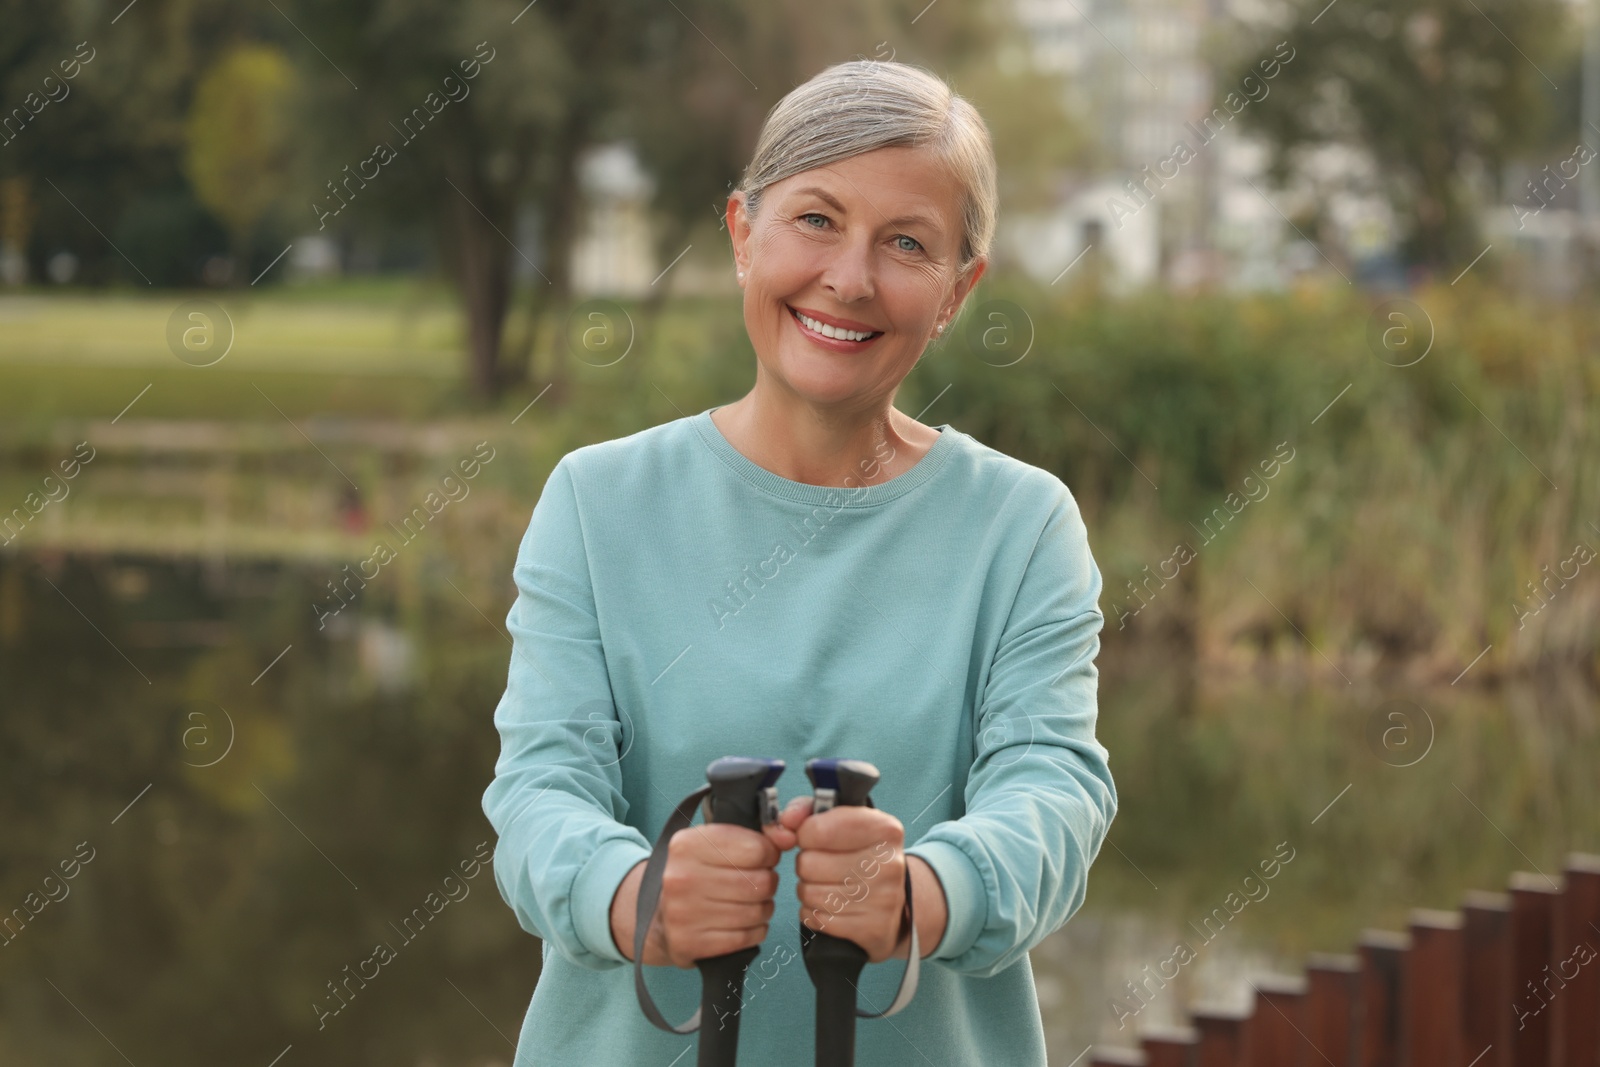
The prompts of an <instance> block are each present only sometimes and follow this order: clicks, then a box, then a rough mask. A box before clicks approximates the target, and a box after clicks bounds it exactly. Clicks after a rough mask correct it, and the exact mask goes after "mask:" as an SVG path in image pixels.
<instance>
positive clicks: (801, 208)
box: [728, 148, 987, 408]
mask: <svg viewBox="0 0 1600 1067" xmlns="http://www.w3.org/2000/svg"><path fill="white" fill-rule="evenodd" d="M728 228H729V232H730V233H731V234H732V236H733V252H734V259H735V260H736V262H737V264H738V269H739V270H742V271H744V279H743V281H742V283H741V284H742V285H743V286H744V321H745V328H746V329H747V330H748V331H749V333H750V341H751V344H753V345H754V346H755V350H756V358H757V359H758V360H759V361H760V364H761V368H762V370H763V372H764V373H766V374H768V375H771V376H773V377H775V378H777V379H778V381H779V382H780V383H781V384H782V385H783V386H785V387H786V388H787V389H788V390H789V391H791V392H793V393H795V394H797V395H799V396H802V397H804V398H806V399H807V400H809V401H811V402H813V403H816V404H819V405H827V406H834V407H845V408H874V407H877V406H880V405H884V404H887V402H888V400H889V398H890V397H892V395H893V393H894V391H895V389H897V388H898V387H899V385H900V381H901V379H903V378H904V377H905V376H906V375H907V374H909V373H910V372H911V368H912V367H914V366H916V363H917V360H918V359H919V358H920V357H921V355H922V352H923V349H924V348H925V347H926V346H927V344H928V341H929V340H930V339H931V338H932V337H933V336H934V334H935V330H936V328H937V327H938V326H939V325H940V324H942V323H945V322H946V321H948V320H949V319H950V318H951V317H952V316H953V315H954V314H955V313H956V310H957V309H958V308H959V307H960V304H961V301H962V299H963V298H965V296H966V294H967V292H968V290H970V289H971V287H972V286H973V284H974V283H976V282H977V280H978V278H979V276H981V275H982V274H983V271H984V269H985V268H986V266H987V264H986V263H984V262H983V261H979V262H978V263H977V264H976V265H975V266H974V267H973V269H972V270H970V271H969V272H968V274H967V276H966V277H965V278H962V279H959V280H958V279H957V278H956V267H957V264H958V261H959V258H960V254H961V234H962V230H961V202H960V189H959V187H958V186H957V184H956V182H955V179H954V178H953V177H952V176H951V175H950V174H948V173H947V172H946V170H945V169H944V168H943V167H942V166H940V165H939V163H938V162H937V161H936V160H935V159H934V157H933V155H932V153H931V151H930V150H929V149H926V148H880V149H877V150H875V151H872V152H867V153H864V154H862V155H858V156H853V157H851V158H849V159H846V160H844V161H842V162H839V163H835V164H832V165H830V166H826V167H818V168H816V169H814V170H808V171H805V172H803V173H800V174H795V175H791V176H790V177H788V178H785V179H784V180H783V181H780V182H775V183H773V184H772V185H769V186H768V187H767V188H766V191H765V192H764V193H763V194H762V197H761V203H760V214H759V216H758V217H757V218H756V219H755V220H754V222H751V220H750V219H749V218H748V216H747V214H746V212H745V196H744V194H743V193H742V192H736V193H734V194H733V196H732V197H730V198H729V201H728ZM800 315H804V316H806V318H808V319H811V320H813V321H812V322H811V323H810V324H807V323H806V322H805V321H802V319H801V318H800ZM821 324H826V325H827V326H830V327H834V328H835V329H834V330H833V331H831V332H834V333H837V334H839V335H838V336H834V337H830V336H827V335H826V334H825V333H823V332H818V331H817V330H815V329H813V327H815V326H818V325H821ZM843 330H849V331H851V333H849V334H848V335H846V334H844V333H842V332H841V331H843ZM862 334H867V335H868V336H866V337H865V338H862V336H861V335H862Z"/></svg>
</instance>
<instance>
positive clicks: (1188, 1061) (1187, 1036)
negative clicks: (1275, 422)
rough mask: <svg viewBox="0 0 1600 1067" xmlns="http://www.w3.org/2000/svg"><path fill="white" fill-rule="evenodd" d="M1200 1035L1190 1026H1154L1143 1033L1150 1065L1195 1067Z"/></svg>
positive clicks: (1146, 1055) (1145, 1054)
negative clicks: (1197, 1042)
mask: <svg viewBox="0 0 1600 1067" xmlns="http://www.w3.org/2000/svg"><path fill="white" fill-rule="evenodd" d="M1198 1036H1199V1035H1197V1034H1196V1033H1195V1032H1194V1031H1193V1030H1191V1029H1189V1028H1188V1027H1174V1028H1167V1027H1162V1028H1152V1029H1149V1030H1146V1031H1145V1032H1144V1033H1143V1034H1142V1035H1141V1044H1142V1045H1143V1047H1144V1061H1145V1063H1146V1064H1147V1065H1148V1067H1194V1054H1195V1042H1196V1040H1197V1039H1198Z"/></svg>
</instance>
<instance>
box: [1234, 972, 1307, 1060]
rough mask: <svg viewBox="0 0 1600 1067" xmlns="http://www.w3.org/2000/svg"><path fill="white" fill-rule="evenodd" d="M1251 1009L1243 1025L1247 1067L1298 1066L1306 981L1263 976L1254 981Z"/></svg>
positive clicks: (1301, 1057) (1304, 1048) (1304, 1051)
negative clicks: (1253, 1002) (1248, 1017)
mask: <svg viewBox="0 0 1600 1067" xmlns="http://www.w3.org/2000/svg"><path fill="white" fill-rule="evenodd" d="M1254 985H1255V990H1256V1004H1255V1011H1254V1012H1252V1013H1251V1016H1250V1020H1249V1022H1247V1023H1246V1024H1245V1032H1246V1033H1247V1035H1248V1036H1247V1037H1246V1038H1245V1045H1246V1049H1245V1051H1246V1053H1247V1054H1248V1058H1247V1060H1246V1063H1247V1064H1249V1067H1302V1065H1304V1064H1306V1060H1305V1058H1304V1057H1305V1056H1306V1055H1307V1054H1309V1053H1310V1049H1309V1047H1308V1046H1307V1044H1306V1039H1305V1032H1306V983H1305V980H1304V979H1302V978H1279V977H1271V978H1264V979H1262V980H1261V981H1259V982H1256V983H1254Z"/></svg>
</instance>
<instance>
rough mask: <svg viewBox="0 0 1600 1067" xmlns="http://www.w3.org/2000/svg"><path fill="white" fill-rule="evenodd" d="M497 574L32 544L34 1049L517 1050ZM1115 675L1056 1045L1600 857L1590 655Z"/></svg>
mask: <svg viewBox="0 0 1600 1067" xmlns="http://www.w3.org/2000/svg"><path fill="white" fill-rule="evenodd" d="M511 547H513V548H514V546H511ZM456 558H463V557H460V556H458V557H456ZM499 564H503V566H498V565H499ZM497 566H498V569H497ZM474 567H475V569H472V570H469V569H465V568H463V569H457V568H456V567H454V566H453V565H452V564H450V563H448V562H447V561H446V560H445V559H444V558H443V557H440V558H433V557H421V556H418V557H416V558H415V559H412V560H408V561H405V562H404V565H403V566H397V567H396V568H395V570H394V573H393V574H392V575H387V576H384V577H382V578H380V579H378V580H377V581H375V583H374V587H373V588H372V589H371V590H368V591H367V592H366V593H365V594H364V596H363V598H361V599H358V600H357V601H356V602H354V603H352V604H351V605H350V606H349V607H348V608H346V609H344V610H341V611H340V612H338V613H337V614H336V615H334V616H331V617H329V618H327V619H325V620H324V621H325V625H324V626H323V627H322V628H320V629H319V627H318V625H317V618H318V613H317V612H315V611H314V610H312V605H314V604H320V603H325V602H326V601H327V597H328V592H327V589H328V582H329V581H330V580H333V579H334V577H335V573H336V571H337V568H334V567H332V566H329V565H324V566H317V565H314V564H296V565H293V566H290V565H284V564H275V563H261V564H243V563H236V562H229V563H217V562H214V561H213V562H201V561H192V560H185V559H165V560H163V559H155V558H149V557H106V556H75V555H66V554H60V553H41V552H34V553H25V554H12V555H4V556H0V677H3V679H4V687H3V692H4V696H3V698H0V699H3V701H4V710H3V713H0V739H3V741H4V744H3V746H0V805H3V807H0V816H3V818H4V825H5V827H6V832H5V838H4V841H5V845H4V848H3V850H0V894H3V896H0V909H3V911H4V912H5V913H11V912H12V909H13V908H21V907H23V906H24V902H25V901H31V902H33V903H31V904H30V905H29V907H28V908H27V909H25V910H24V911H23V913H22V914H23V915H24V917H25V920H26V921H18V920H14V921H13V924H12V926H10V927H8V928H7V929H6V932H5V935H4V937H3V938H0V940H3V942H4V944H3V946H0V1062H7V1063H10V1062H29V1063H43V1062H71V1063H76V1064H85V1065H93V1064H108V1065H109V1064H120V1063H124V1062H129V1061H131V1062H133V1063H138V1064H143V1063H168V1064H178V1065H187V1064H196V1065H198V1064H201V1063H212V1062H219V1061H220V1062H228V1063H239V1064H259V1065H261V1067H267V1065H268V1064H269V1063H272V1062H274V1057H278V1056H282V1057H284V1058H283V1059H282V1060H281V1062H280V1064H279V1067H298V1065H305V1064H330V1065H331V1064H341V1065H343V1064H350V1063H377V1062H384V1063H397V1064H417V1065H418V1067H429V1065H433V1067H443V1065H454V1064H472V1065H486V1064H492V1063H499V1064H508V1063H509V1062H510V1060H511V1039H512V1038H514V1036H515V1033H516V1031H517V1028H518V1025H519V1023H520V1020H521V1016H522V1012H523V1010H524V1009H525V1008H526V1005H527V999H528V996H529V995H530V993H531V990H532V988H533V985H534V982H535V980H536V978H537V975H538V966H539V947H538V944H537V942H536V941H534V940H533V939H532V938H530V937H528V936H527V935H526V934H525V933H523V932H522V931H521V930H520V929H519V927H518V926H517V924H516V922H515V920H514V918H513V917H512V915H511V913H510V911H509V910H508V909H507V908H506V907H505V905H504V904H503V902H502V901H501V900H500V898H499V895H498V893H497V891H496V889H495V887H494V884H493V878H492V875H491V874H489V873H488V869H487V868H486V867H483V866H482V865H481V864H480V863H478V862H476V860H478V859H481V857H482V854H483V853H482V852H481V851H480V849H481V848H482V846H483V844H484V843H485V842H488V844H489V845H491V846H492V843H493V836H492V830H491V829H490V827H489V826H488V824H487V822H486V821H485V819H484V817H483V815H482V812H481V809H480V807H479V801H480V798H481V795H482V792H483V788H484V786H485V785H486V784H487V782H488V780H489V778H490V776H491V775H492V771H493V764H494V760H495V757H496V755H497V752H498V739H497V737H496V735H495V733H494V730H493V727H492V722H491V715H492V712H493V708H494V705H495V703H496V702H497V700H498V699H499V696H500V693H501V690H502V687H503V684H504V679H505V669H506V663H507V657H508V655H509V652H510V649H509V644H508V642H507V640H506V638H505V637H504V635H503V634H502V633H500V628H501V624H502V621H503V619H504V616H505V613H506V609H507V607H508V605H509V602H510V597H511V593H512V589H511V585H510V581H509V560H508V559H507V560H496V559H495V558H494V557H493V555H492V554H491V556H490V557H489V558H488V559H487V560H485V559H478V560H477V561H476V562H475V564H474ZM485 576H489V577H485ZM1101 666H1102V677H1101V738H1102V740H1103V741H1104V743H1105V744H1106V745H1107V747H1108V748H1109V749H1110V751H1111V753H1112V769H1113V772H1114V774H1115V776H1116V781H1117V785H1118V790H1119V794H1120V811H1119V813H1118V816H1117V819H1116V821H1115V823H1114V824H1113V827H1112V830H1111V835H1110V838H1109V843H1108V845H1107V846H1106V847H1105V848H1104V849H1103V850H1102V853H1101V855H1100V857H1099V860H1098V861H1097V863H1096V865H1095V867H1094V870H1093V873H1092V875H1091V878H1090V883H1089V893H1088V899H1087V901H1086V903H1085V905H1084V907H1083V908H1082V909H1081V911H1080V912H1079V913H1078V914H1077V915H1076V916H1075V917H1074V918H1073V919H1072V921H1071V922H1069V923H1068V924H1067V926H1066V927H1064V928H1063V929H1062V930H1061V931H1059V932H1058V933H1056V934H1054V935H1053V936H1051V937H1050V938H1048V939H1047V940H1046V941H1044V942H1043V943H1042V944H1041V945H1040V946H1039V947H1038V948H1037V949H1036V950H1035V951H1034V953H1033V960H1034V967H1035V972H1036V976H1037V983H1038V988H1039V995H1040V1000H1041V1007H1042V1010H1043V1013H1044V1016H1045V1019H1046V1023H1047V1030H1048V1034H1049V1041H1050V1048H1051V1062H1052V1063H1058V1064H1062V1065H1066V1064H1069V1063H1072V1062H1073V1061H1074V1059H1075V1058H1076V1057H1077V1056H1078V1055H1079V1054H1080V1053H1081V1052H1082V1051H1083V1050H1084V1049H1085V1047H1087V1046H1088V1045H1089V1043H1090V1042H1105V1043H1111V1044H1118V1043H1120V1044H1131V1043H1133V1041H1135V1040H1136V1035H1137V1033H1138V1032H1139V1031H1140V1030H1141V1029H1143V1028H1146V1027H1149V1026H1155V1025H1164V1024H1171V1023H1175V1022H1179V1021H1181V1020H1182V1017H1183V1015H1182V1013H1183V1011H1184V1010H1185V1008H1187V1007H1188V1006H1189V1005H1191V1004H1193V1003H1196V1002H1198V1001H1208V1002H1213V1003H1222V1004H1224V1005H1227V1004H1232V1005H1234V1006H1239V1007H1242V1006H1243V1005H1244V1004H1245V1003H1247V998H1248V995H1249V988H1250V987H1249V983H1250V982H1251V981H1253V980H1256V979H1258V978H1260V977H1261V976H1264V975H1267V974H1270V973H1284V974H1293V973H1296V972H1297V971H1298V970H1299V968H1300V967H1301V966H1302V965H1303V963H1304V959H1305V955H1306V954H1307V953H1309V952H1327V951H1334V952H1341V951H1350V950H1351V949H1352V948H1353V946H1354V944H1355V941H1356V938H1357V937H1358V935H1359V933H1360V931H1361V930H1362V929H1363V928H1366V927H1373V926H1377V927H1389V928H1400V927H1401V926H1402V925H1403V924H1404V922H1405V920H1406V916H1407V913H1408V911H1409V910H1410V909H1411V908H1414V907H1429V908H1454V907H1456V906H1458V905H1459V903H1460V900H1461V895H1462V893H1463V891H1465V890H1468V889H1472V888H1482V889H1501V888H1503V887H1504V886H1505V884H1506V879H1507V877H1508V875H1509V874H1510V873H1511V872H1513V871H1517V870H1528V871H1535V872H1544V873H1547V874H1549V875H1551V876H1552V877H1556V876H1559V871H1560V869H1561V866H1562V863H1563V858H1564V856H1565V854H1566V853H1567V852H1568V851H1572V850H1586V851H1600V786H1597V784H1596V777H1595V774H1594V768H1595V767H1597V766H1600V729H1597V724H1600V716H1597V714H1596V695H1595V693H1594V692H1592V691H1591V690H1590V689H1589V688H1587V687H1586V686H1584V685H1583V684H1582V683H1580V682H1578V681H1576V680H1573V679H1568V678H1550V679H1544V680H1542V681H1541V682H1539V683H1538V684H1537V685H1535V684H1531V683H1530V684H1527V685H1520V686H1515V687H1507V688H1502V689H1498V690H1496V691H1486V690H1483V689H1476V688H1469V687H1468V685H1467V683H1466V682H1463V683H1462V684H1461V685H1460V686H1458V687H1446V688H1445V689H1443V690H1417V689H1411V688H1407V687H1405V686H1403V685H1400V684H1395V685H1383V684H1377V683H1373V682H1365V681H1360V680H1357V681H1356V682H1355V683H1354V684H1349V685H1347V684H1344V683H1343V682H1342V681H1339V682H1336V684H1333V685H1327V684H1322V683H1318V684H1315V685H1312V684H1307V683H1305V682H1304V681H1302V680H1299V679H1295V678H1269V677H1239V676H1228V677H1222V676H1213V675H1211V674H1208V673H1207V672H1206V671H1204V670H1202V669H1199V668H1198V667H1196V666H1194V665H1192V664H1186V663H1184V662H1182V661H1181V660H1175V659H1173V658H1172V657H1171V656H1168V655H1163V654H1161V653H1159V652H1156V651H1153V650H1141V649H1138V648H1131V647H1124V646H1121V645H1119V644H1118V643H1117V642H1116V641H1115V640H1113V639H1111V638H1109V637H1108V640H1107V647H1106V648H1105V649H1104V651H1103V653H1102V658H1101ZM69 870H71V871H72V872H73V873H72V875H71V877H70V878H69V877H67V876H66V873H65V872H67V871H69ZM469 872H471V873H469ZM451 874H455V875H456V876H457V878H458V879H459V883H458V884H459V885H461V886H464V887H465V890H466V891H465V893H464V894H462V893H459V892H458V893H457V894H456V895H454V896H452V897H451V898H449V899H448V900H446V901H444V903H443V906H441V907H439V908H437V910H433V909H432V908H431V906H430V908H429V909H424V911H423V913H422V914H423V915H424V916H425V917H427V918H428V921H427V922H426V925H423V924H422V923H407V922H406V919H407V917H408V916H411V915H414V914H416V909H417V908H418V907H419V906H420V905H423V904H424V902H425V901H428V900H430V899H432V900H435V901H438V900H439V899H440V897H439V895H438V892H439V891H440V887H441V885H442V884H443V880H444V879H445V877H446V876H448V875H451ZM47 879H48V881H47ZM1230 895H1231V896H1230ZM1230 900H1231V901H1232V902H1233V903H1232V905H1231V906H1230V905H1229V904H1228V902H1229V901H1230ZM41 902H42V906H39V905H40V904H41ZM1241 902H1242V903H1241ZM430 910H431V915H430ZM1219 916H1220V918H1219ZM402 924H403V925H404V929H403V930H402V929H401V926H402ZM381 940H388V941H389V942H390V943H391V944H397V945H399V946H401V947H400V948H399V949H398V952H397V953H396V958H394V959H393V960H386V961H384V963H383V966H382V967H381V970H380V971H379V977H377V978H375V979H372V980H371V981H370V982H367V983H365V984H364V985H362V986H361V988H360V990H359V992H358V993H357V994H356V995H354V996H353V997H341V998H338V999H335V996H334V993H333V987H334V983H335V982H336V981H338V980H339V979H341V978H342V977H343V976H344V975H345V974H347V973H348V972H347V970H346V968H350V969H351V970H354V969H357V968H358V966H359V965H368V966H370V964H369V963H368V961H369V958H370V957H371V955H372V946H373V945H374V944H375V943H376V942H377V941H381ZM1180 943H1182V944H1184V945H1186V946H1187V947H1188V949H1189V951H1188V952H1187V953H1186V954H1185V955H1184V957H1183V959H1184V962H1183V965H1182V966H1181V968H1179V970H1178V974H1177V976H1176V977H1175V978H1173V979H1172V980H1171V981H1169V982H1166V983H1165V985H1164V987H1163V988H1162V989H1161V990H1160V992H1159V993H1158V994H1157V995H1155V996H1154V997H1153V998H1151V997H1146V998H1145V1000H1139V999H1136V998H1134V997H1133V996H1131V994H1129V993H1128V991H1127V989H1126V985H1127V983H1129V982H1132V981H1135V980H1138V979H1140V978H1141V977H1142V975H1143V974H1144V973H1145V968H1147V967H1148V968H1150V969H1151V970H1155V969H1156V968H1157V966H1158V965H1160V964H1162V963H1163V961H1167V960H1170V959H1171V958H1173V957H1174V953H1175V949H1176V947H1177V946H1178V945H1179V944H1180ZM368 973H369V974H370V973H371V972H370V970H369V971H368ZM1166 973H1168V974H1170V973H1171V965H1170V964H1169V965H1168V969H1167V972H1166ZM863 1025H869V1026H870V1025H873V1024H872V1023H870V1022H867V1023H864V1024H863Z"/></svg>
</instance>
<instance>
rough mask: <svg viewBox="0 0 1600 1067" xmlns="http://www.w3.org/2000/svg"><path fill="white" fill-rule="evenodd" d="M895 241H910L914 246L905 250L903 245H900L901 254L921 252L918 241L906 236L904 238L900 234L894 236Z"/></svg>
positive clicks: (903, 235) (920, 244) (920, 243)
mask: <svg viewBox="0 0 1600 1067" xmlns="http://www.w3.org/2000/svg"><path fill="white" fill-rule="evenodd" d="M895 240H896V241H910V242H911V243H912V244H914V245H916V247H915V248H906V247H905V246H904V245H902V246H900V251H902V252H918V251H921V250H922V242H920V241H918V240H917V239H916V238H915V237H908V236H906V235H905V234H903V233H902V234H897V235H896V236H895Z"/></svg>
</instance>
